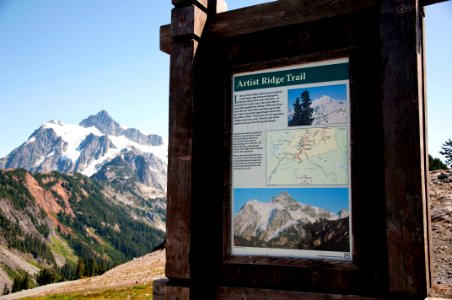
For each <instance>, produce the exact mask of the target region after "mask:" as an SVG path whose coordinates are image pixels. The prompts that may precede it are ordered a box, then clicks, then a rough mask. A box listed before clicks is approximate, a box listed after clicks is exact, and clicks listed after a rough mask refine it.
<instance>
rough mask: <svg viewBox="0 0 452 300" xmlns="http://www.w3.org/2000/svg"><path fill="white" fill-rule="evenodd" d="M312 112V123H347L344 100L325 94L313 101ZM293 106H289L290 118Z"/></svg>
mask: <svg viewBox="0 0 452 300" xmlns="http://www.w3.org/2000/svg"><path fill="white" fill-rule="evenodd" d="M310 107H311V108H312V109H313V110H314V111H313V113H312V118H313V121H312V125H327V124H345V123H347V104H346V102H345V101H343V100H338V99H334V98H332V97H330V96H327V95H323V96H322V97H320V98H317V99H315V100H313V101H312V103H311V106H310ZM293 114H294V110H293V108H292V107H291V108H289V112H288V118H289V121H290V120H292V118H293Z"/></svg>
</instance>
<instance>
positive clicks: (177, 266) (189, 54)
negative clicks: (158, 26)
mask: <svg viewBox="0 0 452 300" xmlns="http://www.w3.org/2000/svg"><path fill="white" fill-rule="evenodd" d="M219 2H222V1H219ZM172 3H173V5H174V6H175V8H174V9H173V11H172V15H171V31H170V32H171V39H172V42H171V43H170V44H168V43H166V46H164V47H171V51H172V53H171V60H170V94H169V106H170V107H169V119H170V126H169V149H168V153H169V155H168V203H167V235H166V261H167V263H166V276H167V277H168V279H169V282H168V283H167V286H166V289H165V299H180V300H182V299H189V298H190V279H191V265H190V250H191V227H192V220H191V208H192V171H193V168H192V150H193V145H192V138H193V105H194V91H193V80H194V72H193V71H194V60H195V56H196V51H197V47H198V43H199V42H200V40H201V36H202V33H203V31H204V26H205V24H206V21H207V14H208V7H209V6H213V7H218V8H220V9H223V8H224V6H222V5H217V1H216V0H172ZM214 11H215V12H216V10H214ZM165 32H166V31H165ZM162 40H163V39H162Z"/></svg>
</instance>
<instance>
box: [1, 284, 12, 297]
mask: <svg viewBox="0 0 452 300" xmlns="http://www.w3.org/2000/svg"><path fill="white" fill-rule="evenodd" d="M9 293H10V290H9V287H8V285H7V284H6V283H5V286H4V287H3V294H2V295H8V294H9Z"/></svg>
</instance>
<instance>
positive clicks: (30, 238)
mask: <svg viewBox="0 0 452 300" xmlns="http://www.w3.org/2000/svg"><path fill="white" fill-rule="evenodd" d="M0 231H1V232H2V234H3V236H4V238H5V239H6V241H7V242H8V247H9V248H14V249H17V250H19V251H22V252H25V253H30V254H32V255H33V257H34V258H36V259H40V260H41V261H42V262H44V263H47V264H53V265H56V262H55V257H54V256H53V254H52V252H51V251H50V249H49V247H47V244H46V243H45V242H44V241H43V240H42V238H40V237H38V236H36V235H34V234H29V233H25V232H24V231H23V230H22V228H21V227H20V225H19V221H18V220H17V221H16V223H13V222H12V221H10V220H9V219H8V218H7V217H6V216H5V215H4V214H3V212H2V211H1V210H0Z"/></svg>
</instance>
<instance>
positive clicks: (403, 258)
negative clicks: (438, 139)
mask: <svg viewBox="0 0 452 300" xmlns="http://www.w3.org/2000/svg"><path fill="white" fill-rule="evenodd" d="M421 9H422V7H421V6H420V4H419V1H411V0H401V1H392V0H384V1H381V6H380V14H381V18H380V45H381V62H382V70H381V71H382V72H381V78H382V85H381V95H382V112H383V124H384V126H383V134H384V141H383V143H384V145H383V147H384V162H385V168H384V170H385V174H384V176H385V177H384V178H385V199H386V216H387V223H386V234H387V252H388V277H389V278H388V291H389V293H390V294H391V295H398V296H400V297H425V296H427V293H428V289H429V287H430V261H429V260H430V257H429V247H428V242H429V241H428V236H429V233H428V232H429V226H428V225H429V215H428V213H427V211H428V210H427V195H426V194H425V191H426V188H425V182H426V178H425V176H426V170H425V166H426V163H425V159H426V147H425V136H424V133H425V128H424V126H425V119H424V118H425V116H424V115H423V113H424V111H425V110H424V100H423V88H424V86H423V49H422V46H423V43H422V17H421V11H420V10H421ZM408 249H409V251H407V250H408Z"/></svg>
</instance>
